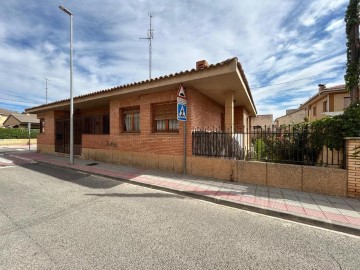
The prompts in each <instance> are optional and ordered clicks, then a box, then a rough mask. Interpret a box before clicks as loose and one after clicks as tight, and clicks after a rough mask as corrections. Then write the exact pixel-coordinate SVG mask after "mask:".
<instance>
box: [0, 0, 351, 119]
mask: <svg viewBox="0 0 360 270" xmlns="http://www.w3.org/2000/svg"><path fill="white" fill-rule="evenodd" d="M59 5H63V6H64V7H66V8H67V9H69V10H70V11H71V12H72V13H73V14H74V19H73V31H74V43H73V53H74V56H73V63H74V69H73V93H74V96H78V95H82V94H85V93H90V92H94V91H98V90H102V89H108V88H112V87H114V86H119V85H124V84H128V83H132V82H137V81H142V80H146V79H148V77H149V67H148V61H149V58H148V57H149V56H148V54H149V52H148V41H147V40H142V39H139V38H144V37H147V32H148V29H149V12H151V13H152V14H153V18H152V26H153V27H152V28H153V29H154V38H153V40H152V48H153V50H152V51H153V53H152V77H153V78H155V77H160V76H164V75H167V74H171V73H175V72H180V71H184V70H191V69H192V68H195V63H196V61H198V60H202V59H206V60H207V62H208V63H209V64H216V63H218V62H221V61H224V60H226V59H228V58H233V57H237V58H238V60H239V61H240V63H241V64H242V67H243V69H244V72H245V75H246V77H247V80H248V82H249V85H250V89H251V93H252V95H253V98H254V101H255V106H256V108H257V111H258V114H273V115H274V119H275V118H276V117H279V116H281V115H284V114H285V111H286V110H287V109H292V108H298V107H299V105H300V104H302V103H304V102H305V101H306V100H307V99H309V98H310V97H311V96H313V95H314V94H315V93H316V92H317V91H318V84H320V83H323V84H326V85H327V87H331V86H334V85H338V84H344V74H345V66H346V36H345V23H344V16H345V11H346V8H347V5H348V0H303V1H299V0H261V1H254V0H241V1H234V0H222V1H210V0H192V1H190V0H172V1H165V0H152V1H145V0H122V1H118V0H86V1H79V0H78V1H75V0H62V1H54V0H36V1H24V0H8V1H2V3H1V8H0V108H3V109H8V110H11V111H18V112H23V111H24V109H25V108H29V107H33V106H39V105H42V104H45V103H46V81H47V90H48V91H47V92H48V94H47V100H48V102H49V103H50V102H53V101H57V100H62V99H67V98H69V88H70V87H69V35H70V34H69V33H70V31H69V29H70V17H69V16H68V15H67V14H66V13H64V12H62V11H61V10H60V9H59V8H58V7H59Z"/></svg>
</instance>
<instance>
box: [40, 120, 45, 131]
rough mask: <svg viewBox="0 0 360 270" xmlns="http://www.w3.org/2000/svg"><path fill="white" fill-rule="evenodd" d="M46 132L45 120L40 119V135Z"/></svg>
mask: <svg viewBox="0 0 360 270" xmlns="http://www.w3.org/2000/svg"><path fill="white" fill-rule="evenodd" d="M44 132H45V118H40V133H44Z"/></svg>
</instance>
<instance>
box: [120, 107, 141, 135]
mask: <svg viewBox="0 0 360 270" xmlns="http://www.w3.org/2000/svg"><path fill="white" fill-rule="evenodd" d="M122 115H123V117H122V119H123V126H122V130H123V132H140V107H133V108H126V109H122Z"/></svg>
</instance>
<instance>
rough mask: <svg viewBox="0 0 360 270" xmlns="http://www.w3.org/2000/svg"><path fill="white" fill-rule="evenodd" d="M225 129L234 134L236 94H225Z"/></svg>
mask: <svg viewBox="0 0 360 270" xmlns="http://www.w3.org/2000/svg"><path fill="white" fill-rule="evenodd" d="M225 129H226V131H231V132H234V92H232V91H228V92H226V93H225Z"/></svg>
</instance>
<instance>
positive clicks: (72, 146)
mask: <svg viewBox="0 0 360 270" xmlns="http://www.w3.org/2000/svg"><path fill="white" fill-rule="evenodd" d="M59 8H60V9H61V10H62V11H64V12H65V13H66V14H68V15H69V16H70V163H71V164H74V100H73V89H72V88H73V87H72V86H73V60H72V51H73V26H72V24H73V15H74V14H72V13H71V12H70V10H68V9H67V8H64V7H63V6H59Z"/></svg>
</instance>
